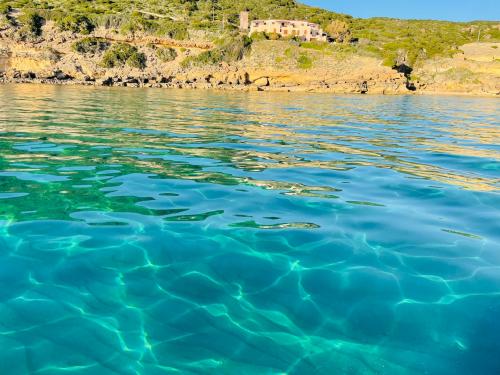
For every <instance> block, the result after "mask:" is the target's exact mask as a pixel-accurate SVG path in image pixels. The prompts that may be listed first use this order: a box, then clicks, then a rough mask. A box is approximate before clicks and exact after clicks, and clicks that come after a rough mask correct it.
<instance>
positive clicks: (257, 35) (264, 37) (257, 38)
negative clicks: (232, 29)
mask: <svg viewBox="0 0 500 375" xmlns="http://www.w3.org/2000/svg"><path fill="white" fill-rule="evenodd" d="M250 38H252V40H253V41H254V42H258V41H261V40H267V39H269V37H268V36H267V35H266V33H263V32H259V33H253V34H252V35H250Z"/></svg>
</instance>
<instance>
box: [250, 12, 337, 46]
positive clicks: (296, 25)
mask: <svg viewBox="0 0 500 375" xmlns="http://www.w3.org/2000/svg"><path fill="white" fill-rule="evenodd" d="M240 29H241V30H242V31H245V30H247V31H248V32H249V34H250V35H252V34H254V33H262V32H264V33H268V34H272V33H274V34H278V35H280V36H282V37H284V38H287V37H289V38H293V37H297V38H300V39H302V40H305V41H320V42H326V41H328V35H327V34H326V33H325V32H324V31H323V30H322V29H321V27H320V26H319V25H317V24H315V23H311V22H307V21H290V20H255V21H252V22H250V23H249V22H248V12H242V13H241V14H240Z"/></svg>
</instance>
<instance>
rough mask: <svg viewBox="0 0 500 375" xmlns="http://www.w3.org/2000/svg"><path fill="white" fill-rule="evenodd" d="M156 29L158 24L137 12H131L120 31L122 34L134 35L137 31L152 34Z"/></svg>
mask: <svg viewBox="0 0 500 375" xmlns="http://www.w3.org/2000/svg"><path fill="white" fill-rule="evenodd" d="M157 29H158V23H157V22H156V21H154V20H153V19H151V18H150V17H149V16H145V15H143V14H142V13H139V12H132V14H131V15H130V17H129V19H128V21H127V22H125V23H124V24H123V25H122V26H121V28H120V31H121V33H122V34H129V33H132V34H133V33H135V32H138V31H141V32H145V33H154V32H156V30H157Z"/></svg>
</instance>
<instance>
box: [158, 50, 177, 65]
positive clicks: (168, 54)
mask: <svg viewBox="0 0 500 375" xmlns="http://www.w3.org/2000/svg"><path fill="white" fill-rule="evenodd" d="M156 56H157V57H158V58H159V59H160V60H161V61H163V62H170V61H174V60H175V59H176V58H177V52H176V50H175V49H173V48H158V49H157V50H156Z"/></svg>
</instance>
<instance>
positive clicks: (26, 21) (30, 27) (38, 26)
mask: <svg viewBox="0 0 500 375" xmlns="http://www.w3.org/2000/svg"><path fill="white" fill-rule="evenodd" d="M19 21H20V22H21V24H22V25H23V27H22V29H21V33H22V34H24V35H26V36H29V37H37V36H40V35H42V26H43V23H44V21H45V20H44V19H43V17H42V16H40V14H38V13H37V12H35V11H33V10H28V11H25V12H24V13H23V14H22V15H21V16H20V17H19Z"/></svg>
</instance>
